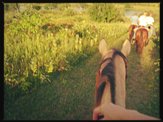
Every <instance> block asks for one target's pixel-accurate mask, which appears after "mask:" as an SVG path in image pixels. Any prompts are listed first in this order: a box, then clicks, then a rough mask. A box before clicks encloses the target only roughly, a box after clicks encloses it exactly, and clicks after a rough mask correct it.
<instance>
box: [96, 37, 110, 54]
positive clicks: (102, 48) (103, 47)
mask: <svg viewBox="0 0 163 122" xmlns="http://www.w3.org/2000/svg"><path fill="white" fill-rule="evenodd" d="M98 49H99V52H100V53H101V54H102V55H103V54H104V53H105V52H106V51H107V50H108V48H107V43H106V41H105V40H104V39H102V40H101V41H100V43H99V47H98Z"/></svg>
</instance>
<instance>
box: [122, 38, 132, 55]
mask: <svg viewBox="0 0 163 122" xmlns="http://www.w3.org/2000/svg"><path fill="white" fill-rule="evenodd" d="M121 52H122V53H123V54H124V55H125V56H126V57H127V56H128V55H129V54H130V52H131V43H130V41H129V40H128V39H126V40H125V42H124V43H123V45H122V49H121Z"/></svg>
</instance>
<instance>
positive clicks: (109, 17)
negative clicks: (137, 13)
mask: <svg viewBox="0 0 163 122" xmlns="http://www.w3.org/2000/svg"><path fill="white" fill-rule="evenodd" d="M90 16H91V18H92V19H93V20H95V21H97V22H117V21H123V17H122V13H121V12H120V11H119V10H118V8H116V7H115V6H114V5H113V4H106V3H102V4H95V5H93V6H92V8H90Z"/></svg>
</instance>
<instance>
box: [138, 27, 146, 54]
mask: <svg viewBox="0 0 163 122" xmlns="http://www.w3.org/2000/svg"><path fill="white" fill-rule="evenodd" d="M147 43H148V30H147V29H145V28H142V27H141V28H139V29H138V30H137V31H136V36H135V44H136V52H137V53H138V54H141V53H142V51H143V48H144V46H145V45H147Z"/></svg>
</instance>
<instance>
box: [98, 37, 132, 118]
mask: <svg viewBox="0 0 163 122" xmlns="http://www.w3.org/2000/svg"><path fill="white" fill-rule="evenodd" d="M130 50H131V44H130V42H129V40H126V41H125V42H124V43H123V46H122V49H121V51H118V50H116V49H111V50H108V48H107V44H106V42H105V40H101V42H100V44H99V52H100V53H101V55H102V60H101V63H100V67H99V70H98V71H97V73H96V88H95V98H96V104H95V107H97V106H99V105H100V104H103V103H105V102H113V103H114V104H117V105H120V106H122V107H125V106H126V82H125V81H126V76H127V59H126V57H127V56H128V55H129V53H130ZM101 117H102V116H100V115H99V119H100V118H101Z"/></svg>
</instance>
